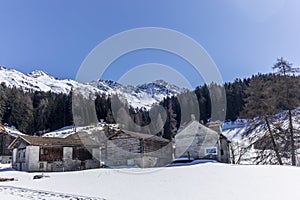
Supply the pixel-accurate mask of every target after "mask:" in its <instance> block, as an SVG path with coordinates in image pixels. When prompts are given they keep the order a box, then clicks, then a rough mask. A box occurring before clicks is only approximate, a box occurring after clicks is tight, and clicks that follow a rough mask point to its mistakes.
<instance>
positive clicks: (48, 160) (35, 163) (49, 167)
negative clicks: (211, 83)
mask: <svg viewBox="0 0 300 200" xmlns="http://www.w3.org/2000/svg"><path fill="white" fill-rule="evenodd" d="M84 144H85V146H84V145H83V142H82V140H80V139H79V138H78V139H76V138H74V137H67V138H51V137H37V136H20V137H18V138H17V139H15V140H14V141H13V142H12V144H11V145H10V146H9V148H10V149H12V150H13V161H12V165H13V168H15V169H17V170H20V171H70V170H80V169H90V168H97V167H99V166H100V163H99V161H98V160H97V159H96V158H99V148H98V144H97V143H96V142H95V141H93V140H88V139H86V140H85V141H84Z"/></svg>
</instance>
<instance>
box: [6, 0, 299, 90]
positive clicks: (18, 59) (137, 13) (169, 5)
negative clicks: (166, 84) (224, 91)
mask: <svg viewBox="0 0 300 200" xmlns="http://www.w3.org/2000/svg"><path fill="white" fill-rule="evenodd" d="M299 9H300V3H299V1H297V0H264V1H261V0H243V1H241V0H228V1H214V0H194V1H192V0H187V1H174V0H169V1H167V0H165V1H156V0H153V1H141V0H136V1H130V0H127V1H121V0H119V1H101V0H97V1H96V0H95V1H93V0H78V1H75V0H42V1H41V0H35V1H34V0H26V1H22V0H19V1H16V0H7V1H4V0H2V1H0V65H2V66H6V67H9V68H15V69H17V70H20V71H22V72H24V73H28V72H31V71H33V70H36V69H41V70H44V71H47V72H49V73H50V74H52V75H54V76H56V77H58V78H72V79H74V78H75V77H76V73H77V71H78V69H79V67H80V65H81V63H82V62H83V60H84V59H85V57H86V56H87V55H88V53H89V52H90V51H91V50H92V49H93V48H94V47H96V46H97V45H98V44H99V43H100V42H102V41H103V40H105V39H107V38H109V37H110V36H112V35H114V34H117V33H119V32H122V31H126V30H128V29H133V28H139V27H164V28H169V29H174V30H176V31H179V32H182V33H184V34H186V35H188V36H190V37H191V38H193V39H194V40H196V41H197V42H198V43H199V44H201V45H202V46H203V47H204V48H205V49H206V50H207V52H208V53H209V54H210V56H211V57H212V59H213V60H214V61H215V63H216V64H217V66H218V68H219V70H220V73H221V75H222V77H223V80H224V81H233V80H234V79H235V78H243V77H249V76H251V75H252V74H256V73H258V72H260V73H266V72H271V66H272V64H273V63H274V62H275V61H276V58H278V57H281V56H283V57H285V58H286V59H288V60H289V61H290V62H292V63H294V64H295V65H298V64H300V56H299V53H300V37H299V36H300V25H299V19H300V12H299ZM175 57H176V56H174V55H169V54H167V53H163V52H160V51H155V50H152V51H151V50H147V51H141V52H132V53H130V54H128V55H126V56H123V57H122V58H120V59H119V60H117V61H116V62H115V63H114V66H112V67H111V69H110V70H108V71H107V72H106V73H105V74H104V78H106V79H113V80H119V79H120V77H122V76H123V74H124V73H125V72H126V71H128V70H130V69H132V68H134V67H136V66H138V65H142V64H145V63H161V64H163V65H167V66H170V67H173V66H175V67H174V68H176V69H177V71H179V73H181V74H183V75H184V76H185V78H186V79H188V80H189V81H190V83H191V85H192V86H193V87H195V86H196V85H199V84H201V83H202V80H201V77H198V76H196V75H195V76H194V74H195V73H194V72H193V70H192V69H191V66H189V65H188V64H187V63H185V62H184V61H182V60H180V59H179V58H175ZM162 73H163V72H162ZM158 74H160V73H158ZM160 75H161V74H160ZM164 76H166V74H164ZM147 78H149V77H148V76H147V74H145V75H143V74H141V75H140V76H138V77H137V78H136V79H137V80H138V81H140V82H143V81H148V79H147ZM153 78H154V77H153ZM160 78H161V77H160V76H159V75H158V77H157V79H160Z"/></svg>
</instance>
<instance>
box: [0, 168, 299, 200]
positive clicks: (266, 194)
mask: <svg viewBox="0 0 300 200" xmlns="http://www.w3.org/2000/svg"><path fill="white" fill-rule="evenodd" d="M35 174H36V173H26V172H17V171H11V170H7V169H2V170H1V172H0V176H1V177H7V178H9V177H14V178H17V179H18V181H13V182H1V183H0V199H93V198H94V199H96V198H99V199H101V198H104V199H107V200H153V199H155V200H169V199H170V200H183V199H186V200H199V199H209V200H229V199H230V200H231V199H237V200H253V199H255V200H266V199H270V200H271V199H272V200H282V199H297V198H299V196H300V190H299V183H300V168H296V167H280V166H251V165H248V166H238V165H236V166H234V165H226V164H219V163H206V164H200V165H194V166H186V167H174V168H172V167H169V168H158V169H136V168H135V169H134V168H133V169H94V170H86V171H77V172H62V173H45V174H46V175H49V176H50V177H49V178H43V179H38V180H33V176H34V175H35ZM22 195H23V197H25V198H23V197H22ZM89 197H90V198H89ZM92 197H93V198H92Z"/></svg>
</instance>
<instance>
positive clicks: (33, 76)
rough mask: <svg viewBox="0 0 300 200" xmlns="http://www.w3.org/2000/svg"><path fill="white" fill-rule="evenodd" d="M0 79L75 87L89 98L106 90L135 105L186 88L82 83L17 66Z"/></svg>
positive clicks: (56, 88)
mask: <svg viewBox="0 0 300 200" xmlns="http://www.w3.org/2000/svg"><path fill="white" fill-rule="evenodd" d="M0 81H1V82H4V83H5V84H6V85H7V86H8V87H14V86H15V87H17V88H22V89H23V90H24V91H44V92H48V91H51V92H53V93H66V94H68V93H69V92H70V91H71V90H72V89H73V90H74V91H76V92H79V93H81V94H83V95H84V96H85V97H88V96H89V95H90V94H95V93H105V94H108V95H111V94H118V95H120V96H123V97H124V98H125V99H126V100H127V102H128V103H129V105H131V106H133V107H135V108H136V107H140V108H141V107H145V108H146V109H150V107H151V105H152V104H154V103H157V102H160V101H161V100H163V98H165V97H167V96H173V95H177V94H180V93H182V92H184V91H186V89H182V88H179V87H177V86H175V85H172V84H168V83H166V82H164V81H161V80H160V81H155V82H153V83H147V84H143V85H139V86H136V87H134V86H124V85H121V84H119V83H116V82H114V81H107V80H95V81H92V82H90V83H79V82H76V81H74V80H71V79H64V80H60V79H57V78H55V77H53V76H51V75H50V74H48V73H45V72H43V71H33V72H31V73H29V74H23V73H21V72H19V71H17V70H14V69H7V68H5V67H0Z"/></svg>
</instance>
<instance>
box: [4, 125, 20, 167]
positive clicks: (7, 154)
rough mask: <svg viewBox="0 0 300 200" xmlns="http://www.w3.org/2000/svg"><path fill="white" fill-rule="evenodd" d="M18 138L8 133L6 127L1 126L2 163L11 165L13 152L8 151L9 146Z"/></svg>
mask: <svg viewBox="0 0 300 200" xmlns="http://www.w3.org/2000/svg"><path fill="white" fill-rule="evenodd" d="M16 137H17V136H15V135H13V134H10V133H8V132H7V131H6V130H5V128H4V126H3V125H1V124H0V163H3V164H4V163H11V161H12V152H11V151H10V150H9V149H8V146H9V144H10V143H11V142H12V141H14V140H15V139H16Z"/></svg>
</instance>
